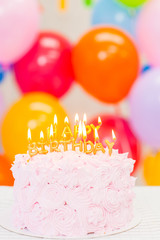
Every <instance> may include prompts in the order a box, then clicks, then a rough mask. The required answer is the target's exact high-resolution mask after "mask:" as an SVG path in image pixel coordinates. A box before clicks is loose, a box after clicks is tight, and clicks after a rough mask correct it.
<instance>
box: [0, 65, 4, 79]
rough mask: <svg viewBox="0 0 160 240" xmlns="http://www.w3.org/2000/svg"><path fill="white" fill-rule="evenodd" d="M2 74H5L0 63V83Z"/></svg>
mask: <svg viewBox="0 0 160 240" xmlns="http://www.w3.org/2000/svg"><path fill="white" fill-rule="evenodd" d="M4 76H5V71H4V69H3V66H2V65H1V64H0V83H1V82H2V81H3V78H4Z"/></svg>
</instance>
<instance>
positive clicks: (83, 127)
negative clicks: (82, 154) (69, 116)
mask: <svg viewBox="0 0 160 240" xmlns="http://www.w3.org/2000/svg"><path fill="white" fill-rule="evenodd" d="M82 136H83V141H84V142H85V141H86V139H87V132H86V126H85V122H83V124H82Z"/></svg>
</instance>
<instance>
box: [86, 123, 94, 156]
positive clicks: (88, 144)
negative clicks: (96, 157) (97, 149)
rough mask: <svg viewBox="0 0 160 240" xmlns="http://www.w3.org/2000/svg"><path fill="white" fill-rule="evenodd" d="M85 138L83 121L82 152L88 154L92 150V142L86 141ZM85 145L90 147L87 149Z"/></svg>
mask: <svg viewBox="0 0 160 240" xmlns="http://www.w3.org/2000/svg"><path fill="white" fill-rule="evenodd" d="M86 139H87V132H86V126H85V124H84V123H83V141H84V152H85V153H86V154H90V153H92V152H93V151H94V144H93V143H92V142H91V141H88V142H86ZM87 146H90V149H87Z"/></svg>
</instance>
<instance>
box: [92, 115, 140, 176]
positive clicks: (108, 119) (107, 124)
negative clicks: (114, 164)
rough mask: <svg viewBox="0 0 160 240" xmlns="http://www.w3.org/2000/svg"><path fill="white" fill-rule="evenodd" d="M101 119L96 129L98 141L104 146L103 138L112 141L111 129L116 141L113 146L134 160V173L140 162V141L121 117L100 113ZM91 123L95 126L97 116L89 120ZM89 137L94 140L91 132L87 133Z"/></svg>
mask: <svg viewBox="0 0 160 240" xmlns="http://www.w3.org/2000/svg"><path fill="white" fill-rule="evenodd" d="M101 119H102V126H101V127H100V129H99V131H98V134H99V139H100V142H101V143H102V144H103V146H105V147H106V143H105V140H106V139H108V140H109V141H110V142H111V141H112V129H113V130H114V132H115V134H116V142H115V145H114V147H113V148H114V149H118V150H119V153H125V152H129V157H131V158H133V159H134V160H136V162H135V165H134V173H135V171H136V170H137V168H138V166H139V163H140V155H141V154H140V152H141V151H140V143H139V141H138V140H137V138H136V137H135V136H134V133H133V132H132V130H131V128H130V125H129V123H128V121H127V120H125V119H123V118H120V117H117V116H110V115H102V116H101ZM91 123H93V124H94V125H95V126H97V125H98V123H97V117H96V118H94V119H93V120H92V121H90V124H91ZM89 138H90V139H91V140H92V141H94V139H93V133H91V134H90V135H89Z"/></svg>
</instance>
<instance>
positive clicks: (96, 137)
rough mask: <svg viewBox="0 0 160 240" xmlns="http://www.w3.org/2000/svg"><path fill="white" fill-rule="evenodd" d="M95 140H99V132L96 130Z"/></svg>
mask: <svg viewBox="0 0 160 240" xmlns="http://www.w3.org/2000/svg"><path fill="white" fill-rule="evenodd" d="M95 139H96V140H99V136H98V131H97V129H96V128H95Z"/></svg>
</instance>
